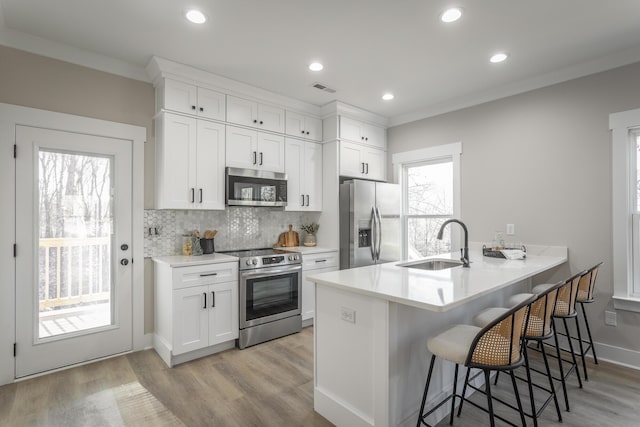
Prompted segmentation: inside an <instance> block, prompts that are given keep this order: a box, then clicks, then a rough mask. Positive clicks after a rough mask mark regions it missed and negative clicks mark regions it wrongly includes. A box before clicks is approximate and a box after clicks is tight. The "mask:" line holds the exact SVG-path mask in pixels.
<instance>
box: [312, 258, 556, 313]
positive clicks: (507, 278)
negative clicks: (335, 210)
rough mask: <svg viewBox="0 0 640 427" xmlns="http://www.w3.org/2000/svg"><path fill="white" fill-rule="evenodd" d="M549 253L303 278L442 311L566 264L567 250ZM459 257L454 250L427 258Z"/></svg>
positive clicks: (379, 267)
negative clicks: (438, 267)
mask: <svg viewBox="0 0 640 427" xmlns="http://www.w3.org/2000/svg"><path fill="white" fill-rule="evenodd" d="M553 249H554V250H547V251H543V253H544V254H543V255H531V254H528V255H527V258H526V259H524V260H506V259H501V258H489V257H484V256H482V253H481V252H479V251H476V250H472V251H471V253H470V259H471V267H470V268H463V267H454V268H450V269H445V270H438V271H427V270H420V269H415V268H406V267H400V266H398V264H403V263H404V262H391V263H386V264H377V265H371V266H367V267H358V268H352V269H349V270H339V271H333V272H329V273H321V274H311V275H310V276H309V277H308V280H311V281H312V282H315V283H316V284H318V285H326V286H333V287H336V288H341V289H345V290H348V291H351V292H356V293H360V294H365V295H370V296H374V297H378V298H382V299H386V300H389V301H393V302H397V303H400V304H405V305H411V306H414V307H418V308H423V309H426V310H431V311H447V310H450V309H452V308H454V307H457V306H459V305H461V304H464V303H465V302H468V301H471V300H473V299H475V298H478V297H480V296H482V295H485V294H488V293H490V292H493V291H496V290H498V289H500V288H503V287H505V286H509V285H511V284H514V283H517V282H520V281H522V280H525V279H527V278H529V277H532V276H534V275H536V274H538V273H541V272H543V271H546V270H549V269H551V268H553V267H555V266H558V265H560V264H562V263H564V262H566V261H567V250H566V248H553ZM459 257H460V254H459V252H458V253H451V254H443V255H438V256H434V257H429V258H447V259H456V260H457V259H459ZM411 262H412V263H413V262H415V260H413V261H411Z"/></svg>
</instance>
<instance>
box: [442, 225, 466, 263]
mask: <svg viewBox="0 0 640 427" xmlns="http://www.w3.org/2000/svg"><path fill="white" fill-rule="evenodd" d="M451 222H456V223H458V224H460V226H461V227H462V229H463V230H464V248H462V249H460V261H462V266H463V267H467V268H468V267H470V265H469V232H468V231H467V226H466V225H464V223H463V222H462V221H459V220H457V219H449V220H446V221H445V222H444V223H443V224H442V226H441V227H440V231H438V236H437V237H436V238H437V239H438V240H442V233H443V232H444V227H446V225H447V224H449V223H451Z"/></svg>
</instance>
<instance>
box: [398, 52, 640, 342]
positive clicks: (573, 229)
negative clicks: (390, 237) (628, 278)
mask: <svg viewBox="0 0 640 427" xmlns="http://www.w3.org/2000/svg"><path fill="white" fill-rule="evenodd" d="M638 107H640V63H636V64H632V65H629V66H625V67H621V68H617V69H614V70H611V71H607V72H603V73H599V74H595V75H591V76H587V77H583V78H580V79H575V80H571V81H568V82H565V83H561V84H557V85H554V86H550V87H546V88H542V89H538V90H535V91H531V92H527V93H524V94H520V95H516V96H511V97H508V98H504V99H500V100H497V101H493V102H489V103H486V104H482V105H478V106H475V107H471V108H466V109H463V110H459V111H455V112H451V113H447V114H443V115H440V116H436V117H432V118H428V119H424V120H419V121H416V122H412V123H408V124H405V125H401V126H397V127H393V128H391V129H389V131H388V150H389V169H388V170H392V169H391V156H392V155H393V153H398V152H403V151H408V150H415V149H417V148H421V147H428V146H434V145H440V144H447V143H451V142H457V141H461V142H462V151H463V154H462V166H461V169H462V184H461V186H462V187H461V188H462V190H461V192H462V219H463V220H464V221H465V222H466V223H467V225H468V226H469V230H470V239H471V240H472V241H486V242H491V239H492V237H493V234H494V231H496V230H504V229H505V225H506V224H507V223H513V224H515V228H516V236H515V237H516V240H517V241H522V242H528V243H530V244H549V245H566V246H568V247H569V264H568V266H565V267H563V268H559V269H557V270H556V271H554V272H553V273H552V274H548V275H546V276H544V277H539V278H538V281H542V280H544V281H549V280H554V281H555V280H560V279H562V278H564V277H565V276H567V275H568V274H569V273H570V272H578V271H580V270H582V269H584V268H587V267H589V266H591V265H593V264H595V263H597V262H599V261H604V266H603V268H602V269H601V271H600V275H599V277H598V282H597V284H596V287H597V289H596V302H595V303H594V304H592V305H591V306H590V307H589V314H590V319H591V322H592V327H593V332H594V335H595V336H594V339H595V340H596V341H598V342H600V343H605V344H608V345H611V346H616V347H622V348H625V349H630V350H636V351H638V350H640V340H639V339H638V338H639V337H640V314H637V313H631V312H625V311H618V326H617V327H615V328H614V327H611V326H605V325H604V310H605V309H611V310H613V305H612V301H611V296H612V294H613V285H612V265H611V264H612V263H611V257H612V248H611V246H612V238H611V147H610V137H609V131H608V128H609V114H611V113H615V112H619V111H624V110H630V109H634V108H638Z"/></svg>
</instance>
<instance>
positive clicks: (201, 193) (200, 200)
mask: <svg viewBox="0 0 640 427" xmlns="http://www.w3.org/2000/svg"><path fill="white" fill-rule="evenodd" d="M200 203H202V188H201V189H200Z"/></svg>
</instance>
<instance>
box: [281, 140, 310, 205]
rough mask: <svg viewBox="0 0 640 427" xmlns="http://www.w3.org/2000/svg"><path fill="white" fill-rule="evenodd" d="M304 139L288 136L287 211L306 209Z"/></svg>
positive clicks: (285, 154) (286, 150) (286, 151)
mask: <svg viewBox="0 0 640 427" xmlns="http://www.w3.org/2000/svg"><path fill="white" fill-rule="evenodd" d="M304 146H305V143H304V141H300V140H297V139H291V138H286V140H285V150H284V164H285V172H286V173H287V206H286V207H285V208H284V209H285V210H287V211H303V210H305V202H306V200H305V198H304V190H303V186H304V176H303V170H304V169H305V167H304V156H305V155H304Z"/></svg>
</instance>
